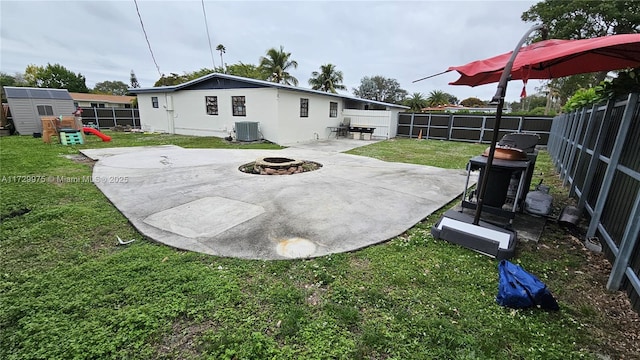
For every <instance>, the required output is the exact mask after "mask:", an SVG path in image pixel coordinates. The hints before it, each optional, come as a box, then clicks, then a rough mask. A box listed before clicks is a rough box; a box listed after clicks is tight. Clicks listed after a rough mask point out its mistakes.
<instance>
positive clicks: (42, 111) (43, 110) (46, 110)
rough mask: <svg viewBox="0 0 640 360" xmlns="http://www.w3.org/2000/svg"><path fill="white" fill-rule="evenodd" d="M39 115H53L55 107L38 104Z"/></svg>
mask: <svg viewBox="0 0 640 360" xmlns="http://www.w3.org/2000/svg"><path fill="white" fill-rule="evenodd" d="M37 107H38V115H40V116H53V107H51V105H37Z"/></svg>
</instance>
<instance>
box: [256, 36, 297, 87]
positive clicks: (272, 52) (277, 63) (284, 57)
mask: <svg viewBox="0 0 640 360" xmlns="http://www.w3.org/2000/svg"><path fill="white" fill-rule="evenodd" d="M290 58H291V53H288V52H285V51H284V47H283V46H282V45H280V50H276V49H275V48H271V49H269V50H267V56H262V57H260V67H261V68H262V69H263V70H264V71H265V72H267V73H268V74H269V78H268V79H267V80H269V81H271V82H275V83H282V84H286V85H294V86H297V85H298V79H296V78H295V77H293V76H292V75H291V74H289V73H288V72H287V70H288V69H290V68H294V69H297V68H298V62H297V61H295V60H290Z"/></svg>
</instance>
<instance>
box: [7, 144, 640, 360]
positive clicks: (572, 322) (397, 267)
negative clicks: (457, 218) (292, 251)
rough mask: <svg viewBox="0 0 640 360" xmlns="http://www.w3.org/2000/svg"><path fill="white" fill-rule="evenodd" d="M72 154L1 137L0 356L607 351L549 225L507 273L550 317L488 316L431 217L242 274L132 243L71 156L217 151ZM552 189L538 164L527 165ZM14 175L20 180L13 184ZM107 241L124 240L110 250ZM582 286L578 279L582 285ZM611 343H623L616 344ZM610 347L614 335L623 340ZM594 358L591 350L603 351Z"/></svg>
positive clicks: (448, 149) (475, 266)
mask: <svg viewBox="0 0 640 360" xmlns="http://www.w3.org/2000/svg"><path fill="white" fill-rule="evenodd" d="M110 135H113V141H112V142H111V143H102V142H100V141H99V140H98V139H96V138H95V137H89V139H88V140H89V141H88V144H85V145H82V146H78V147H74V146H62V145H48V144H43V143H42V141H41V140H40V139H33V138H29V137H2V138H0V180H1V181H2V183H1V184H0V185H1V187H0V216H1V217H2V223H1V225H0V358H2V359H51V358H100V359H103V358H104V359H116V358H126V359H152V358H157V359H175V358H180V359H266V358H271V359H392V358H393V359H579V358H587V359H588V358H595V355H594V354H595V352H596V351H601V352H602V351H605V352H608V353H610V354H611V355H612V356H614V357H619V356H623V355H626V356H628V357H632V356H637V355H638V354H637V353H629V352H628V353H625V352H624V350H619V349H613V348H607V347H606V346H607V345H606V343H607V341H608V340H609V339H608V338H607V337H611V336H617V335H620V334H619V333H616V332H614V330H615V329H614V330H611V331H607V332H606V333H605V334H604V335H598V336H595V335H593V334H594V333H595V332H594V331H591V330H590V329H597V328H598V327H602V326H605V328H606V326H609V328H606V329H611V326H610V325H607V324H608V323H609V322H610V321H609V320H608V319H607V318H603V317H599V316H594V313H598V312H597V311H596V310H595V309H594V308H593V306H592V305H590V304H588V303H576V302H575V301H574V300H573V298H574V296H572V289H573V290H574V291H577V290H576V289H578V288H579V287H578V286H573V287H571V286H570V285H571V284H573V282H574V281H575V277H576V276H575V273H574V272H573V271H574V270H575V269H581V266H584V264H585V262H586V261H587V260H585V257H584V256H582V255H581V254H582V253H580V252H579V251H574V252H571V251H565V250H566V249H565V247H566V245H567V244H566V241H565V240H564V237H563V235H562V234H561V233H560V230H559V229H557V228H553V227H550V230H549V231H551V235H550V236H547V237H546V238H545V239H546V240H544V241H546V242H547V244H548V245H547V247H548V248H552V247H555V246H558V247H560V248H561V250H562V252H559V251H556V252H553V256H550V254H549V253H547V252H545V251H546V250H545V248H540V247H537V246H535V245H531V244H527V245H524V247H522V248H521V249H520V251H519V255H518V260H517V261H518V262H520V263H522V264H523V265H524V266H525V267H526V268H527V269H529V270H531V271H532V272H534V273H536V274H538V275H540V277H541V278H542V280H543V281H546V282H547V283H548V284H549V286H550V287H551V289H552V290H553V291H554V294H556V295H557V297H558V300H559V301H560V305H561V311H560V312H557V313H548V312H543V311H540V310H535V309H530V310H509V309H505V308H502V307H500V306H498V305H497V304H496V303H495V301H494V297H495V294H496V289H497V271H496V262H495V261H494V260H492V259H489V258H487V257H485V256H481V255H478V254H476V253H473V252H470V251H468V250H465V249H462V248H460V247H457V246H454V245H451V244H448V243H446V242H443V241H439V240H435V239H433V238H432V236H431V235H430V233H429V228H430V226H431V225H432V224H433V223H434V222H435V221H436V220H437V218H438V214H434V215H432V216H430V217H429V218H427V219H425V220H424V221H423V222H422V223H420V224H418V225H416V226H415V227H413V228H412V229H410V230H409V231H407V232H406V233H405V234H404V235H403V236H400V237H397V238H394V239H392V240H390V241H388V242H386V243H384V244H381V245H376V246H372V247H369V248H366V249H363V250H359V251H355V252H351V253H344V254H335V255H330V256H325V257H321V258H316V259H310V260H291V261H251V260H239V259H230V258H221V257H215V256H208V255H202V254H196V253H191V252H185V251H179V250H175V249H172V248H169V247H167V246H163V245H159V244H156V243H154V242H152V241H149V240H147V239H145V238H143V237H142V236H141V235H140V234H138V233H137V232H136V230H135V229H134V228H133V227H132V226H131V225H130V224H129V223H128V221H127V219H126V218H125V217H124V216H123V215H121V214H120V213H119V212H118V211H117V210H116V209H115V208H114V207H113V205H112V204H111V203H110V202H109V201H108V200H107V199H106V198H105V197H104V196H103V195H102V194H101V192H100V191H99V190H98V189H97V188H96V187H95V186H94V185H93V184H91V183H58V182H50V181H35V182H27V181H26V179H28V178H29V176H35V179H41V177H42V178H44V179H48V178H49V177H51V176H53V177H55V176H74V177H75V176H89V175H90V174H91V168H90V166H88V165H87V164H83V163H78V162H74V161H71V160H69V159H67V158H65V157H64V155H73V154H77V152H78V149H79V148H81V147H84V148H96V147H105V146H108V147H113V146H139V145H163V144H175V145H179V146H183V147H200V148H214V147H239V148H248V147H252V148H255V147H258V148H269V149H273V148H278V147H277V146H275V145H273V144H256V145H250V146H249V145H247V146H238V145H233V146H232V145H229V144H227V143H226V142H224V141H223V140H220V139H215V138H196V137H187V136H174V135H171V136H170V135H143V134H121V133H113V134H110ZM484 148H485V146H482V145H474V144H460V143H447V142H439V141H416V140H391V141H386V142H382V143H378V144H374V145H370V146H366V147H364V148H359V149H356V150H353V151H351V153H355V154H359V155H365V156H372V157H377V158H381V159H384V160H390V161H403V162H412V163H419V164H427V165H434V166H441V167H448V168H463V167H464V165H465V164H466V162H467V161H468V159H469V157H470V156H473V155H476V154H478V153H479V152H481V151H482V150H483V149H484ZM538 166H539V168H540V169H541V170H540V171H541V172H542V173H543V175H539V176H542V177H545V178H548V179H549V181H550V182H553V181H554V180H553V179H554V176H553V174H552V171H551V164H550V161H549V158H548V156H547V155H546V154H544V153H543V154H542V155H541V156H540V157H539V160H538ZM15 176H25V178H21V180H20V179H18V180H16V178H15ZM116 235H117V236H120V237H121V238H122V239H136V241H135V242H134V243H132V244H130V245H127V246H116V243H117V241H116ZM584 281H585V282H586V283H588V282H589V281H591V279H589V278H587V279H585V280H584ZM620 333H621V334H624V332H623V330H621V331H620ZM620 336H622V335H620ZM603 349H604V350H603Z"/></svg>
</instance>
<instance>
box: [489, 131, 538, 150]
mask: <svg viewBox="0 0 640 360" xmlns="http://www.w3.org/2000/svg"><path fill="white" fill-rule="evenodd" d="M539 141H540V136H538V134H530V133H512V134H506V135H505V136H503V137H502V140H500V142H498V145H499V146H501V147H510V148H516V149H520V150H522V151H524V152H526V153H531V152H533V151H534V150H535V148H536V145H538V142H539Z"/></svg>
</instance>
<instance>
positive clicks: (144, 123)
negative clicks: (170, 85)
mask: <svg viewBox="0 0 640 360" xmlns="http://www.w3.org/2000/svg"><path fill="white" fill-rule="evenodd" d="M165 95H166V94H165V93H160V92H158V93H143V94H138V111H139V112H140V128H141V129H142V130H144V131H154V132H166V133H172V131H169V121H168V117H167V111H166V102H165ZM154 96H155V97H157V98H158V105H159V106H158V108H154V107H153V106H152V104H151V98H152V97H154Z"/></svg>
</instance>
